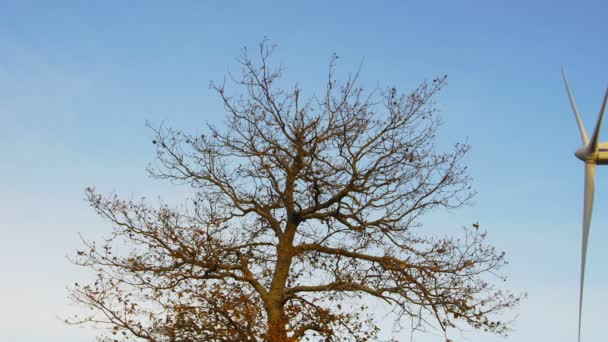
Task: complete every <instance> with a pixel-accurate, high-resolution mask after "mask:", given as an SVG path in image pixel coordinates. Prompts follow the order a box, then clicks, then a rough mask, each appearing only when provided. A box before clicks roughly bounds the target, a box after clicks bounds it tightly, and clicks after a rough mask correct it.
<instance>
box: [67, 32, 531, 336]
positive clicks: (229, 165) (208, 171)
mask: <svg viewBox="0 0 608 342" xmlns="http://www.w3.org/2000/svg"><path fill="white" fill-rule="evenodd" d="M271 52H272V47H271V46H269V45H268V43H267V42H265V41H264V42H262V43H261V44H260V46H259V55H258V57H257V58H256V59H254V58H252V57H250V55H249V54H248V53H247V51H246V50H244V53H243V55H242V57H241V59H240V60H239V61H240V63H241V65H242V74H241V75H240V78H238V80H235V81H234V82H235V84H236V85H237V86H239V87H240V88H241V89H242V90H243V91H244V92H243V94H242V95H241V96H231V95H228V92H227V91H226V90H225V86H224V85H223V84H222V85H217V84H212V89H214V90H215V91H216V92H217V94H219V97H220V98H221V99H222V101H223V104H224V106H225V109H226V112H227V121H226V124H225V126H224V127H221V128H218V127H215V126H209V127H208V128H207V129H206V130H205V133H204V134H200V133H199V134H190V133H185V132H182V131H179V130H174V129H168V128H163V127H160V128H157V129H154V128H153V130H154V132H155V140H154V141H153V143H154V144H155V145H156V148H157V159H158V162H157V165H156V166H155V167H152V168H151V169H150V172H151V174H152V175H153V176H154V177H158V178H159V179H166V180H170V181H173V182H177V183H185V184H188V185H190V186H191V187H192V189H194V193H195V194H196V195H194V199H192V200H189V201H188V205H186V206H180V207H176V208H173V207H170V206H168V205H165V204H161V205H160V206H157V207H155V206H151V205H148V204H146V203H145V201H144V200H142V201H124V200H121V199H120V198H119V197H117V196H116V195H113V196H102V195H99V194H98V193H97V192H96V191H95V190H94V189H91V188H88V189H87V192H86V193H87V198H88V201H89V203H90V205H91V206H92V207H93V208H94V209H95V210H96V211H97V213H98V214H99V215H101V216H102V217H103V218H105V219H107V220H108V221H110V222H111V223H112V224H113V226H114V230H113V233H112V234H111V235H110V236H109V238H108V239H107V240H104V241H103V243H102V244H101V245H100V246H98V245H97V244H96V243H95V242H90V241H86V240H83V241H84V244H85V246H86V248H85V249H84V250H82V251H78V252H77V255H76V256H75V257H74V258H73V259H72V260H73V262H75V263H76V264H78V265H82V266H85V267H90V268H92V269H93V270H95V272H96V274H97V277H96V279H95V281H94V282H93V283H91V284H87V285H79V284H75V285H74V286H73V287H72V289H71V297H72V298H73V300H75V301H76V302H78V303H81V304H84V305H85V306H87V307H89V308H91V309H92V311H91V312H92V314H91V315H88V316H85V317H77V318H75V319H72V320H69V322H70V323H75V324H80V323H98V324H102V325H103V324H107V325H108V326H109V327H110V329H109V333H108V334H107V335H105V337H103V338H105V339H107V340H114V339H116V338H117V336H122V337H121V338H123V339H143V340H148V341H259V340H266V341H299V340H308V339H309V338H312V337H314V336H317V337H318V338H322V339H325V340H326V341H337V340H340V341H342V340H356V341H363V340H367V339H371V338H375V337H376V336H377V333H378V330H379V329H378V327H377V326H376V324H377V322H375V321H374V320H371V319H370V318H369V317H368V316H366V315H365V312H366V309H367V307H366V306H365V305H361V303H369V302H371V301H373V300H378V301H382V302H384V303H387V304H388V305H389V306H390V307H392V308H393V309H394V311H393V312H394V314H395V319H396V321H398V322H400V321H402V320H403V319H405V318H411V319H412V322H414V325H413V328H416V329H422V328H428V327H434V328H439V329H441V330H442V331H444V332H447V331H448V329H449V328H454V327H461V326H462V325H464V326H467V325H468V326H471V327H473V328H476V329H483V330H486V331H490V332H494V333H498V334H504V333H506V332H507V331H508V328H509V325H508V323H506V322H501V321H498V320H497V318H496V317H497V316H496V315H497V314H500V313H501V312H502V311H503V310H504V309H507V308H512V307H514V306H515V305H516V304H517V303H518V302H519V300H520V296H516V295H512V294H510V293H508V292H504V291H501V290H497V289H495V287H494V286H493V285H491V284H490V283H489V282H488V277H489V276H496V275H497V271H498V270H499V269H500V268H501V266H503V265H504V263H505V260H504V253H499V252H498V251H496V249H495V248H493V247H491V246H486V245H485V242H484V238H485V236H486V235H485V233H484V232H482V231H480V229H479V227H478V225H477V224H475V225H473V227H471V228H466V229H465V230H464V237H461V238H434V237H427V236H424V235H422V233H421V229H420V227H421V221H420V218H421V217H422V215H423V214H425V213H428V212H431V211H432V210H434V209H446V208H450V209H452V208H458V207H461V206H463V205H466V204H467V203H469V201H470V199H471V198H472V196H473V192H472V190H471V186H470V183H471V180H470V178H469V176H468V175H467V173H466V167H464V166H462V165H461V164H462V158H463V156H464V155H465V154H466V153H467V151H468V150H469V146H468V145H466V144H456V146H455V147H454V149H453V150H452V151H450V152H436V151H435V147H434V145H433V142H434V138H435V134H436V132H437V128H438V125H439V120H438V118H437V115H436V112H437V109H436V107H435V105H434V103H433V101H432V99H433V96H434V95H435V94H436V93H437V92H438V91H439V90H440V89H441V88H442V87H443V86H444V84H445V79H446V78H445V77H440V78H437V79H434V80H432V82H425V83H422V84H420V85H419V87H418V88H416V89H415V90H414V91H412V92H410V93H408V94H403V93H400V92H398V91H397V89H395V88H389V89H386V90H379V89H376V90H374V91H371V92H365V91H364V90H363V89H362V88H360V87H358V86H357V74H355V75H351V76H350V77H349V78H347V79H346V81H344V82H342V83H338V82H337V80H336V78H335V77H334V69H335V64H336V59H337V57H335V56H334V57H333V58H332V60H331V62H330V67H329V76H328V80H327V83H326V85H325V91H324V93H323V96H321V97H314V96H313V97H310V98H308V99H306V100H305V99H304V97H303V95H302V91H301V90H300V88H299V87H298V86H295V87H293V88H291V89H289V90H281V89H279V87H278V86H277V84H278V83H279V79H280V77H281V70H280V69H273V68H271V66H270V65H269V57H270V55H271ZM116 244H121V245H126V246H127V248H128V249H129V252H128V253H114V252H113V246H115V245H116ZM124 248H125V247H122V249H124ZM114 249H115V248H114ZM499 278H500V276H499ZM445 336H446V339H447V336H448V335H447V333H445Z"/></svg>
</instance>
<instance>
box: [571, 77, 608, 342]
mask: <svg viewBox="0 0 608 342" xmlns="http://www.w3.org/2000/svg"><path fill="white" fill-rule="evenodd" d="M562 76H563V77H564V83H565V85H566V91H567V92H568V98H569V99H570V106H572V111H573V112H574V116H575V118H576V123H577V124H578V129H579V130H580V132H581V138H582V140H583V147H581V148H579V149H578V150H576V152H574V155H575V156H576V157H577V158H578V159H580V160H582V161H583V162H585V201H584V206H583V240H582V253H581V281H580V289H579V299H578V300H579V302H578V341H579V342H580V340H581V317H582V310H583V287H584V284H585V263H586V261H587V243H588V241H589V228H590V225H591V212H592V211H593V197H594V191H595V165H598V164H599V165H606V164H608V142H599V135H600V126H601V125H602V118H603V117H604V110H605V109H606V100H608V89H606V93H605V94H604V101H603V102H602V107H601V108H600V113H599V116H598V119H597V123H596V124H595V130H594V131H593V135H592V136H591V140H589V137H588V136H587V132H586V131H585V126H584V125H583V122H582V121H581V116H580V115H579V113H578V109H576V103H575V102H574V97H573V96H572V92H571V91H570V86H569V85H568V80H567V79H566V72H565V71H564V68H562Z"/></svg>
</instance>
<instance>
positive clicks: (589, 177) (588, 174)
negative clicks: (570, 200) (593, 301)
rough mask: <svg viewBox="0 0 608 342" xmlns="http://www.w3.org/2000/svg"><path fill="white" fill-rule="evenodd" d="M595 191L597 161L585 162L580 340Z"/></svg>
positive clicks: (579, 303)
mask: <svg viewBox="0 0 608 342" xmlns="http://www.w3.org/2000/svg"><path fill="white" fill-rule="evenodd" d="M594 191H595V162H586V163H585V202H584V203H585V204H584V207H583V239H582V250H581V280H580V288H579V302H578V340H579V342H580V340H581V318H582V312H583V288H584V285H585V264H586V261H587V242H588V241H589V230H590V229H589V228H590V226H591V213H592V211H593V196H594Z"/></svg>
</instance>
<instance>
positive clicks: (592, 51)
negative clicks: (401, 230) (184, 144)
mask: <svg viewBox="0 0 608 342" xmlns="http://www.w3.org/2000/svg"><path fill="white" fill-rule="evenodd" d="M532 2H533V1H519V0H513V1H500V2H499V1H487V0H486V1H433V0H431V1H376V2H372V1H316V0H315V1H313V0H309V1H300V2H298V3H297V5H296V4H295V2H288V1H277V2H264V1H243V2H236V1H225V2H223V3H220V2H219V1H216V2H211V1H206V2H203V1H191V2H188V1H180V2H178V1H175V2H169V1H164V2H160V1H158V2H154V1H128V2H127V1H115V2H111V1H103V2H96V4H95V5H93V4H92V2H85V1H74V2H64V1H52V2H51V1H37V2H33V1H25V0H22V1H17V0H15V1H6V0H3V1H0V153H1V157H0V233H1V235H0V237H1V238H0V260H1V265H2V273H0V280H1V281H0V340H2V341H43V340H44V341H93V340H94V335H95V332H94V331H91V330H90V329H79V328H73V327H67V326H65V325H63V323H62V322H61V320H60V319H59V318H57V317H58V316H64V317H65V316H66V315H68V314H69V313H71V312H74V311H75V310H77V309H76V308H74V307H70V306H68V304H67V299H66V295H67V292H66V290H65V286H66V285H67V284H70V283H72V282H74V281H77V280H79V279H83V277H86V275H85V274H83V273H82V271H81V270H79V269H78V268H76V267H75V266H72V265H71V264H69V263H68V261H67V260H66V259H65V256H66V255H67V254H69V253H72V252H73V251H74V250H75V249H76V248H78V247H79V240H78V233H82V234H84V235H85V236H87V237H96V236H100V235H102V234H103V233H106V232H109V230H110V228H111V227H110V226H109V225H107V224H105V223H104V222H102V221H101V220H100V219H99V218H98V217H97V216H96V215H95V213H94V212H93V210H91V209H90V208H88V206H87V205H86V204H85V202H84V201H83V198H84V194H83V189H84V188H85V187H86V186H96V187H97V189H98V190H100V191H101V192H102V193H109V192H112V191H117V192H119V193H120V194H121V195H123V196H125V197H130V196H132V195H133V196H138V197H139V196H140V195H146V196H151V197H155V196H157V195H161V196H163V197H168V198H171V199H178V198H179V196H180V194H181V193H182V190H183V189H176V188H173V187H171V186H169V185H167V184H164V183H159V182H157V181H155V180H151V179H149V178H147V176H146V173H145V167H146V165H147V164H148V163H149V162H151V161H153V152H154V151H153V146H152V144H151V143H150V141H151V136H152V134H151V132H150V131H149V130H148V129H146V128H145V125H144V123H145V121H146V120H150V121H151V122H153V123H160V122H161V121H163V120H164V121H166V122H167V124H169V125H171V126H174V127H177V128H184V129H193V128H195V127H202V125H203V124H204V123H205V122H208V121H214V120H220V119H221V118H222V115H223V112H222V107H221V103H220V102H219V100H218V99H217V98H216V97H215V96H214V95H213V94H212V93H211V92H210V91H209V89H208V85H209V81H211V80H222V78H223V77H224V75H225V74H226V72H227V71H230V70H233V71H236V70H237V69H238V66H237V63H236V62H235V57H236V56H237V55H238V54H239V51H240V48H241V47H242V46H244V45H248V46H254V45H255V44H257V42H259V41H260V40H261V39H262V38H263V37H264V36H265V35H267V36H268V37H269V38H271V39H272V41H273V42H275V43H277V44H278V45H279V50H278V51H277V54H276V61H278V62H281V63H282V64H283V65H285V66H286V68H287V72H286V77H287V79H288V80H292V81H299V82H300V84H301V85H302V87H303V88H304V91H308V92H309V94H310V93H313V92H314V91H315V90H316V91H318V90H319V89H322V87H323V85H324V83H323V81H324V77H325V75H326V71H327V62H328V60H329V56H331V54H332V53H336V54H338V55H339V56H340V60H341V64H340V67H339V70H340V71H341V72H344V73H346V72H347V71H350V70H353V69H354V68H356V67H357V66H358V65H359V63H360V62H361V61H362V60H364V62H363V71H362V76H361V81H362V83H363V85H364V86H368V87H370V86H375V85H376V84H381V85H396V86H398V87H400V88H401V89H408V88H412V87H413V86H415V85H416V84H417V83H418V82H419V81H421V80H423V79H425V78H427V79H429V78H432V77H434V76H438V75H443V74H448V75H449V78H448V80H449V84H448V87H447V89H446V90H445V91H444V92H443V93H442V94H441V95H440V96H439V97H438V98H437V100H438V102H439V104H440V106H441V108H442V117H443V119H444V122H445V125H444V126H443V128H442V130H441V135H440V145H441V146H446V145H447V144H451V143H453V142H456V141H462V140H465V139H468V141H469V143H470V144H471V145H472V146H473V149H472V151H471V153H470V155H469V158H468V161H467V162H468V165H469V166H470V170H471V173H472V176H473V177H474V179H475V181H474V184H475V187H476V189H477V191H478V193H479V194H478V196H477V197H476V200H475V205H474V206H472V207H470V208H465V209H463V210H460V211H457V212H454V213H436V214H434V215H430V216H429V217H427V219H426V221H425V222H426V223H427V225H426V226H425V229H429V231H432V230H433V229H437V230H438V231H445V230H453V231H454V232H455V233H457V232H459V227H461V226H463V225H467V224H471V223H473V222H476V221H479V222H480V223H481V225H482V227H483V228H485V229H487V230H488V231H489V237H490V240H491V241H492V242H493V243H494V244H495V245H497V246H498V247H499V248H501V249H504V250H506V251H507V255H508V258H509V260H510V264H509V265H508V267H507V269H506V273H507V274H508V275H509V276H510V277H509V282H508V283H507V286H508V287H509V288H511V289H512V290H514V291H526V292H528V299H527V300H526V301H525V302H524V303H523V304H522V305H521V307H520V309H519V311H518V312H519V318H518V320H517V321H516V324H515V325H514V327H515V331H514V332H513V333H512V334H511V337H510V338H509V339H508V341H535V340H536V341H538V340H543V341H554V342H559V341H574V340H575V339H576V329H577V323H576V322H577V307H578V306H577V305H578V304H577V301H578V275H579V258H580V238H581V221H582V219H581V218H582V196H583V193H582V189H583V174H584V173H583V164H582V163H581V162H580V161H578V160H577V159H575V157H574V155H573V151H574V150H575V149H576V148H578V147H579V144H580V137H579V135H578V131H577V128H576V124H575V121H574V118H573V115H572V113H571V111H570V108H569V105H568V100H567V97H566V92H565V90H564V87H563V84H562V81H561V75H560V66H561V65H564V66H565V67H566V69H567V71H568V75H569V78H570V83H571V86H572V89H573V92H574V94H575V96H576V98H577V101H578V104H579V109H580V110H581V112H582V115H583V120H584V122H585V123H586V125H587V127H588V130H591V129H592V128H591V127H592V125H593V124H594V123H595V118H596V115H597V111H598V109H599V106H600V102H601V97H602V95H603V91H604V89H605V86H606V85H607V84H608V62H607V61H608V45H607V44H606V36H605V33H606V24H605V23H606V19H607V15H608V11H607V9H608V5H607V4H606V3H605V2H602V1H597V2H584V1H534V4H532ZM178 3H179V4H178ZM228 3H230V4H228ZM288 3H290V4H288ZM327 3H331V4H327ZM606 129H608V128H606ZM606 129H605V130H604V131H606ZM607 171H608V168H601V167H600V168H599V169H598V171H597V181H596V185H597V189H596V193H597V196H596V202H595V203H596V207H595V212H594V220H593V223H592V227H591V241H590V246H589V256H588V268H587V270H588V276H587V283H586V285H587V286H586V301H585V306H584V314H583V321H584V325H583V340H584V341H599V340H601V339H602V338H605V325H606V323H608V321H607V319H606V307H608V273H607V272H606V270H607V268H606V267H605V263H606V261H608V249H606V248H605V246H606V245H607V244H608V210H606V209H605V208H607V207H608V191H606V192H604V191H602V190H603V189H608V172H607ZM464 337H465V338H466V340H467V341H503V339H501V338H493V337H491V336H488V335H483V334H480V333H477V332H467V333H465V334H464ZM403 339H404V340H406V339H409V335H407V334H406V335H404V336H403ZM414 340H415V341H420V342H424V341H438V340H439V338H438V337H436V336H424V335H415V339H414Z"/></svg>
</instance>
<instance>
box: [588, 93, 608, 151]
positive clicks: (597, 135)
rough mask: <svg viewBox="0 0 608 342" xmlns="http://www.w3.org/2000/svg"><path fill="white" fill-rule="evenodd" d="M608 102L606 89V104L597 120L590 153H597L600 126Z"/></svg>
mask: <svg viewBox="0 0 608 342" xmlns="http://www.w3.org/2000/svg"><path fill="white" fill-rule="evenodd" d="M606 100H608V89H606V93H605V94H604V102H602V107H601V108H600V114H599V115H598V118H597V123H596V124H595V130H594V131H593V135H592V136H591V142H590V143H589V148H590V149H591V151H590V152H595V151H596V150H597V143H598V141H599V135H600V126H601V125H602V119H603V118H604V110H605V109H606Z"/></svg>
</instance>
